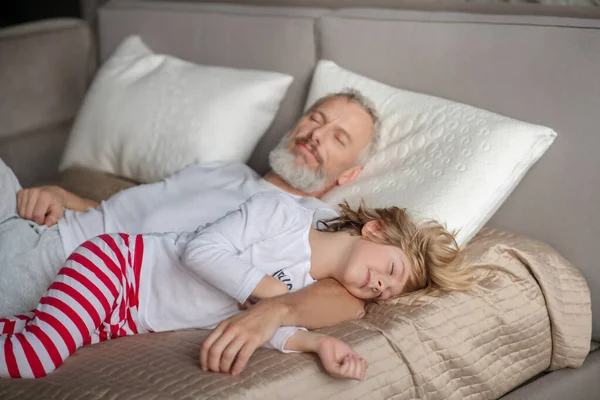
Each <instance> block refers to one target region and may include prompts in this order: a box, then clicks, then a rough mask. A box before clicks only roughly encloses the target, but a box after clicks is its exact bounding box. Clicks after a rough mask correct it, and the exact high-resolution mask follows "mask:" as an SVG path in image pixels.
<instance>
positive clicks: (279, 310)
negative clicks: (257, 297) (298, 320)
mask: <svg viewBox="0 0 600 400" xmlns="http://www.w3.org/2000/svg"><path fill="white" fill-rule="evenodd" d="M288 297H289V295H287V294H286V295H282V296H277V297H270V298H268V299H264V300H261V301H259V302H258V304H257V306H263V307H269V308H270V310H269V312H270V313H272V314H274V315H275V316H276V319H277V321H278V322H279V326H294V325H296V324H295V323H294V317H293V307H292V306H291V305H290V304H289V302H288V301H287V298H288ZM255 307H256V306H255Z"/></svg>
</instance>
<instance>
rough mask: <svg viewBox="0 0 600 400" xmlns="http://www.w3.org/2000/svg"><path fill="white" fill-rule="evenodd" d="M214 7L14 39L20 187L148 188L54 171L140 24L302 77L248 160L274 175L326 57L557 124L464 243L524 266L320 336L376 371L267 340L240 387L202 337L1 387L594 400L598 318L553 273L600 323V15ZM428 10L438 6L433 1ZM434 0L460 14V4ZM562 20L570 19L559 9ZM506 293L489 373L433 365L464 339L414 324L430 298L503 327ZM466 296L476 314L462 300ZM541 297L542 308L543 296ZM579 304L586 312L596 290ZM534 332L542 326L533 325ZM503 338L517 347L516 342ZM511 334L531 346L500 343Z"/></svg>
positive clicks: (49, 394) (475, 367) (111, 18)
mask: <svg viewBox="0 0 600 400" xmlns="http://www.w3.org/2000/svg"><path fill="white" fill-rule="evenodd" d="M208 3H210V4H204V2H201V1H191V2H183V1H182V2H160V1H131V0H130V1H125V0H115V1H111V2H108V3H107V4H105V5H103V6H101V7H100V8H99V9H98V10H97V13H96V11H95V10H94V9H90V10H88V15H90V16H91V17H90V18H93V16H94V15H97V17H98V19H97V21H96V20H94V21H93V22H94V26H97V35H96V34H94V33H93V30H92V29H90V28H89V26H90V25H89V24H88V23H86V22H83V21H76V20H54V21H46V22H39V23H35V24H31V25H26V26H20V27H14V28H8V29H5V30H3V31H2V32H0V87H1V88H2V90H1V91H0V96H1V97H0V121H1V122H2V123H1V124H0V157H1V158H2V159H3V160H4V161H5V162H6V163H7V164H8V165H9V166H11V167H12V168H13V169H14V171H15V173H16V174H17V176H18V177H19V179H20V180H21V182H22V184H23V185H24V186H28V185H33V184H40V183H46V182H58V183H60V184H61V185H63V186H65V187H66V188H67V189H70V190H72V191H74V192H76V193H79V194H80V195H83V196H86V197H90V198H93V199H95V200H101V199H104V198H107V197H109V196H110V195H111V194H113V193H115V192H116V191H118V190H122V189H124V188H126V187H129V186H132V185H135V184H136V183H135V182H131V181H128V180H125V179H122V178H119V177H112V176H107V175H105V174H101V173H98V172H94V171H85V170H77V169H72V170H68V171H64V172H63V173H61V174H59V173H58V171H57V166H58V162H59V160H60V156H61V153H62V150H63V148H64V144H65V141H66V139H67V137H68V134H69V128H70V125H71V123H72V120H73V118H74V116H75V115H76V113H77V110H78V107H79V105H80V104H81V100H82V99H83V96H84V95H85V92H86V88H87V86H88V84H89V82H90V81H91V79H92V77H93V74H94V71H95V69H96V67H97V65H98V62H99V61H102V60H104V59H106V58H107V56H108V55H109V54H110V53H111V51H112V50H113V49H114V48H115V47H116V45H117V44H118V43H119V41H120V40H121V39H122V38H123V37H125V36H126V35H128V34H131V33H138V34H140V35H141V36H142V38H143V39H144V40H145V41H146V42H147V43H148V44H149V45H150V46H151V47H152V48H153V49H154V50H156V51H159V52H165V53H169V54H173V55H176V56H179V57H182V58H185V59H188V60H190V61H193V62H198V63H203V64H216V65H225V66H233V67H240V68H257V69H265V70H274V71H281V72H286V73H289V74H291V75H293V76H294V77H295V81H294V83H293V85H292V87H291V88H290V90H289V92H288V94H287V96H286V99H285V100H284V103H283V105H282V108H281V110H280V112H279V114H278V116H277V118H276V120H275V122H274V123H273V125H272V126H271V128H270V129H269V131H268V132H267V133H266V134H265V136H264V137H263V139H262V140H261V142H260V143H259V144H258V146H257V148H256V149H255V152H254V154H253V156H252V158H251V159H250V161H249V164H250V165H251V166H252V167H253V168H254V169H255V170H257V171H258V172H261V173H262V172H265V171H266V169H267V167H268V166H267V158H266V155H267V153H268V151H269V150H270V149H271V148H272V147H273V145H274V143H275V142H276V141H277V139H278V138H279V137H281V135H282V134H283V133H285V132H286V130H287V128H288V127H289V126H290V124H291V123H292V122H293V121H294V120H295V118H296V117H297V116H298V115H299V114H300V112H301V109H302V105H303V103H304V100H305V97H306V93H307V88H308V84H309V82H310V76H311V73H312V70H313V68H314V65H315V63H316V61H317V60H318V59H320V58H327V59H331V60H333V61H336V62H338V63H339V64H340V65H342V66H344V67H345V68H348V69H351V70H354V71H356V72H359V73H362V74H364V75H367V76H370V77H372V78H374V79H378V80H380V81H383V82H385V83H388V84H390V85H393V86H397V87H402V88H406V89H410V90H414V91H419V92H424V93H428V94H433V95H437V96H442V97H446V98H450V99H453V100H457V101H461V102H464V103H468V104H472V105H475V106H478V107H482V108H486V109H489V110H491V111H495V112H498V113H502V114H505V115H508V116H511V117H515V118H519V119H523V120H526V121H530V122H534V123H540V124H544V125H547V126H550V127H552V128H553V129H555V130H556V131H557V132H558V133H559V137H558V139H557V141H556V143H555V144H554V145H553V146H552V147H551V149H550V150H549V152H548V153H547V154H546V155H545V156H544V157H543V158H542V160H541V161H540V162H539V163H538V165H536V166H535V167H534V168H533V169H532V171H530V173H529V174H528V175H527V176H526V177H525V179H524V180H523V182H522V183H521V184H520V186H519V187H518V188H517V190H516V191H515V192H514V193H513V194H512V195H511V196H510V197H509V199H508V200H507V201H506V203H505V204H504V206H503V207H502V208H501V209H500V210H499V211H498V212H497V214H496V215H495V216H494V218H493V219H492V221H491V222H490V226H494V227H498V228H501V230H490V229H487V230H485V231H484V232H482V233H481V234H480V235H479V236H478V237H477V238H476V239H475V240H474V241H473V242H472V243H471V245H470V246H469V248H468V250H467V251H468V254H469V257H470V259H471V260H472V261H473V262H474V263H475V262H476V263H479V264H482V265H488V266H491V267H493V268H488V269H494V268H503V269H505V270H506V271H511V274H512V275H511V276H513V278H510V279H508V278H506V279H505V278H497V277H496V278H494V279H492V278H490V279H489V280H488V283H489V285H491V286H493V287H494V288H495V289H494V292H493V293H492V294H490V296H491V297H485V296H481V298H482V299H485V300H486V301H484V302H482V303H477V304H476V303H474V302H472V301H469V302H457V301H456V299H455V298H451V299H446V300H444V302H442V303H439V302H434V301H433V300H431V301H430V300H427V301H426V302H425V303H426V304H425V303H423V304H421V303H419V304H417V305H419V307H416V306H415V304H416V303H415V304H413V303H411V302H410V301H406V302H404V303H401V304H394V305H387V306H381V307H380V306H373V307H371V308H370V309H369V314H368V315H367V317H366V318H365V319H364V320H363V321H359V322H349V323H347V324H343V325H341V326H338V327H332V328H328V329H326V330H325V331H326V332H329V333H332V334H334V335H337V336H339V337H342V338H344V339H345V340H347V341H348V342H349V343H351V344H352V345H353V346H355V347H356V348H357V349H358V350H359V351H360V352H361V353H364V354H368V355H369V359H368V360H369V362H370V364H371V368H370V372H369V375H368V377H367V380H365V381H364V382H360V383H357V382H340V381H334V380H331V379H330V378H328V377H327V376H325V375H324V374H323V372H322V371H321V370H320V368H319V366H318V363H317V362H316V360H315V358H314V357H312V356H310V355H304V354H303V355H293V356H284V355H281V354H277V353H275V352H273V351H266V350H261V351H259V352H258V354H257V355H256V356H255V357H254V358H253V360H252V364H251V366H250V368H249V370H248V371H247V372H246V373H245V375H242V377H240V378H239V379H237V380H236V379H233V378H231V377H227V376H222V375H214V374H205V373H202V372H201V371H200V370H199V369H198V366H197V356H198V349H199V343H200V342H201V340H202V338H203V337H204V336H205V335H206V333H205V332H200V331H199V332H195V331H193V332H179V333H168V334H160V335H159V334H157V335H146V336H139V337H135V338H125V339H119V340H116V341H113V342H111V343H107V344H103V345H97V346H91V347H89V348H84V349H82V350H79V351H78V352H77V353H76V354H75V355H74V356H73V357H71V358H70V359H69V360H68V361H67V362H66V363H65V364H64V366H62V367H61V368H60V369H59V370H57V371H56V372H55V373H53V374H51V375H50V376H48V377H46V378H44V379H42V380H39V381H22V382H17V381H10V382H9V381H0V398H3V399H4V398H7V399H8V398H49V399H50V398H72V397H75V398H132V399H133V398H160V399H162V398H203V399H204V398H215V399H217V398H218V399H220V398H257V397H264V398H330V397H334V398H341V399H347V398H374V399H378V398H389V397H392V398H431V399H433V398H465V397H467V396H469V397H473V398H497V397H500V396H502V395H504V394H506V393H507V392H509V391H510V390H512V389H514V388H516V387H518V386H520V387H519V388H518V389H516V390H513V391H512V392H510V393H508V394H507V395H506V396H505V398H509V399H518V398H522V399H534V398H539V399H562V398H567V397H568V398H573V399H587V398H593V397H590V396H591V394H592V393H600V381H599V380H598V379H597V376H598V373H600V352H598V351H594V350H595V349H596V347H597V342H598V341H600V322H599V320H597V319H593V321H592V334H591V337H592V339H593V341H592V342H591V343H589V332H583V331H582V328H581V327H577V326H575V325H576V324H575V325H574V329H571V330H569V316H570V315H571V313H572V309H569V308H568V307H566V306H565V305H566V303H567V301H566V299H567V298H568V297H565V292H564V291H563V290H562V289H563V288H562V287H561V286H560V285H553V283H555V282H554V281H553V278H555V277H556V276H557V275H556V274H557V272H556V271H563V272H564V273H566V274H567V273H569V271H571V269H570V268H571V267H570V265H571V264H569V262H567V261H566V260H564V259H563V258H562V257H561V256H560V255H559V254H561V255H562V256H564V257H565V258H566V259H568V260H569V261H570V262H571V263H572V264H573V265H575V266H576V267H577V268H579V270H581V272H582V274H583V276H584V277H585V278H586V280H587V284H588V285H589V288H590V291H591V296H592V297H591V309H592V312H593V315H599V313H600V271H599V270H598V267H597V254H596V252H595V251H594V249H595V248H596V246H597V243H598V241H599V240H600V233H599V232H600V231H599V229H598V226H599V224H600V212H599V211H598V209H597V204H598V203H599V202H600V184H599V183H600V182H599V181H598V176H597V171H599V170H600V161H599V158H598V157H597V156H596V153H597V151H598V150H600V137H599V136H598V135H597V131H598V130H597V126H598V122H600V119H599V117H598V109H600V72H599V71H600V70H599V69H598V65H600V12H598V11H592V10H593V9H589V8H588V9H586V13H585V14H584V13H583V11H582V10H581V9H579V8H565V9H563V10H559V9H557V8H542V9H540V8H538V9H537V10H540V12H539V14H546V16H532V15H506V14H510V13H511V12H512V11H515V12H516V13H519V14H531V13H532V12H534V11H535V10H536V9H534V8H531V7H525V8H523V7H522V8H516V9H510V8H502V7H500V8H498V7H499V6H498V5H493V6H491V7H488V8H485V7H483V8H481V7H482V6H481V5H471V6H466V5H464V4H463V5H461V6H460V7H459V11H462V13H455V12H446V11H439V12H436V11H415V10H413V9H414V8H416V7H417V6H415V3H414V2H402V1H401V2H397V3H395V4H391V3H392V2H385V1H381V2H379V3H381V4H376V3H371V2H368V1H366V0H365V1H364V2H362V3H361V2H360V1H356V2H346V3H347V4H349V3H351V4H349V5H351V6H361V5H363V6H364V7H366V6H369V5H378V6H379V7H378V8H343V9H333V8H332V7H333V2H330V1H326V0H323V1H313V2H310V3H309V2H302V1H297V2H295V3H296V4H295V5H296V6H295V7H279V6H276V5H274V4H275V3H277V2H276V1H271V2H268V1H267V2H258V1H257V2H255V3H270V4H269V5H266V6H260V5H245V6H244V5H235V4H229V3H228V4H219V3H214V2H208ZM341 3H344V2H341ZM427 3H428V5H427V6H426V7H424V8H427V9H430V8H431V3H430V2H427ZM437 3H440V4H441V3H444V4H446V6H444V7H442V8H445V9H447V3H448V2H437ZM398 4H400V6H399V5H398ZM298 5H300V6H302V5H306V7H299V6H298ZM403 5H404V6H405V8H410V9H411V10H408V11H407V10H403V9H402V6H403ZM386 6H387V7H390V8H389V9H388V8H384V7H386ZM391 7H393V8H391ZM465 7H466V8H465ZM469 7H471V8H469ZM560 13H562V14H565V15H568V16H556V15H557V14H560ZM548 15H551V16H548ZM575 17H577V18H575ZM582 17H585V18H582ZM203 38H209V39H210V40H202V39H203ZM374 38H377V40H375V39H374ZM382 38H383V39H382ZM98 60H99V61H98ZM504 230H509V231H513V232H516V233H518V234H520V235H526V236H515V235H513V234H507V233H505V231H504ZM530 238H535V239H538V240H541V241H542V242H543V243H542V242H538V241H536V240H534V239H530ZM544 243H546V244H544ZM548 244H549V245H552V246H553V247H554V248H555V249H556V250H554V249H553V248H551V247H549V246H548ZM507 249H509V250H510V252H512V253H511V254H513V253H514V254H519V255H520V257H517V258H514V259H512V260H510V261H506V263H505V264H502V265H499V264H498V261H497V260H496V259H497V255H498V254H499V252H500V253H502V254H506V251H507ZM550 259H552V260H554V262H549V261H548V260H550ZM494 260H496V261H494ZM524 271H529V272H527V273H525V272H524ZM536 271H537V272H536ZM514 277H517V278H514ZM498 279H499V280H498ZM516 282H519V283H518V285H526V287H527V288H528V289H527V293H529V294H527V295H525V294H523V293H525V292H520V293H521V294H519V295H515V294H514V293H513V292H512V291H511V290H512V289H511V288H514V287H515V285H517V283H516ZM523 282H525V283H523ZM545 282H546V283H545ZM571 289H573V288H572V287H571V288H569V290H571ZM575 291H576V290H575ZM511 293H512V294H511ZM531 293H533V294H531ZM511 295H512V296H514V299H515V300H514V301H515V302H516V303H511V304H512V305H511V307H514V306H515V304H519V305H520V306H519V307H521V312H522V316H523V320H522V321H521V322H520V324H518V323H515V322H514V321H513V322H512V323H508V322H507V321H503V322H502V323H500V324H499V325H498V326H499V327H500V328H498V326H496V327H494V328H493V329H491V328H490V329H489V330H485V329H483V330H481V335H488V336H489V337H490V339H489V340H488V341H485V342H477V341H475V342H473V343H470V344H469V345H470V346H472V347H469V349H471V350H472V351H474V352H475V353H477V354H480V355H481V356H480V358H479V359H483V358H485V357H488V358H489V357H492V360H488V362H487V363H486V364H485V365H484V366H481V365H479V364H477V363H476V362H473V361H466V362H463V363H461V362H460V361H459V362H458V363H457V364H452V363H449V362H447V359H446V358H444V357H442V359H432V358H431V356H430V355H431V353H430V352H428V351H430V350H431V347H430V344H431V343H434V344H435V346H438V347H439V348H444V349H450V350H453V349H455V350H456V349H459V348H460V346H459V344H457V343H455V342H452V341H448V338H446V339H444V337H445V336H444V335H438V334H437V333H436V331H435V329H431V330H428V329H427V328H426V325H427V324H421V325H419V328H418V329H413V328H414V327H415V326H417V325H415V324H414V323H413V322H411V323H409V324H407V322H406V320H405V318H404V316H405V315H408V314H411V313H416V312H417V311H416V310H417V309H419V310H424V311H422V314H419V315H420V318H419V321H421V322H423V321H425V322H427V323H429V322H431V324H430V327H431V326H433V325H434V323H433V322H434V321H439V318H440V315H439V314H436V313H435V312H433V311H432V310H433V308H432V307H438V309H444V310H446V311H447V312H448V313H451V312H452V310H454V311H455V312H459V311H460V312H462V313H467V314H469V313H471V314H473V315H475V314H476V313H482V314H481V315H484V316H485V317H484V318H482V320H481V321H479V322H480V324H479V325H477V324H475V323H473V324H470V325H469V324H466V325H464V326H462V328H461V330H460V331H457V333H456V334H457V335H458V334H460V333H461V332H462V334H464V332H466V331H467V330H469V329H479V328H477V326H480V325H481V324H483V323H485V321H492V320H496V319H498V318H497V315H495V314H494V313H493V312H492V308H486V307H488V306H489V305H490V304H496V305H497V304H502V300H503V299H505V298H506V297H510V296H511ZM581 299H582V297H575V300H577V301H580V300H581ZM486 302H487V303H486ZM519 302H520V303H519ZM459 303H460V304H466V305H464V306H462V307H466V308H458V309H457V308H453V307H451V306H450V305H449V304H459ZM484 303H486V304H487V305H486V304H484ZM432 304H433V305H432ZM540 304H545V306H543V307H542V306H539V307H537V306H536V305H540ZM577 305H580V306H582V307H585V304H583V302H581V303H577ZM415 307H416V308H415ZM439 307H441V308H439ZM444 307H447V308H444ZM588 307H589V305H588ZM457 310H458V311H457ZM503 311H507V310H503ZM457 315H458V314H457ZM478 315H479V314H478ZM475 322H477V321H475ZM571 328H573V327H571ZM583 330H585V329H583ZM526 331H527V332H529V331H532V333H531V334H530V335H529V336H526V337H522V336H519V335H520V333H523V332H526ZM507 332H508V333H507ZM424 335H425V337H427V339H424ZM436 335H437V336H436ZM561 335H563V336H561ZM446 336H447V335H446ZM506 337H508V338H510V339H509V340H508V339H507V340H508V341H504V339H505V338H506ZM586 337H587V338H588V341H587V343H586V344H585V345H582V344H581V343H582V340H583V338H586ZM584 341H585V340H584ZM415 343H419V346H415ZM428 346H429V347H428ZM511 346H513V347H515V346H516V348H517V350H515V351H508V352H506V349H511V348H512V347H511ZM578 346H579V348H578ZM577 348H578V349H577ZM423 349H429V350H423ZM590 349H591V353H590V354H589V355H587V358H585V362H584V363H583V365H582V366H581V367H580V368H578V369H572V368H568V369H560V368H562V367H573V366H578V364H581V363H580V362H577V361H573V362H569V361H568V360H567V361H565V358H569V354H570V355H572V354H573V352H575V353H577V354H578V355H577V356H576V357H575V356H574V358H578V359H581V360H582V359H583V357H585V354H587V351H588V350H590ZM563 350H564V351H565V353H564V354H562V353H561V351H563ZM457 351H458V350H457ZM461 351H462V350H461ZM478 352H481V353H478ZM578 352H579V353H578ZM581 352H584V353H585V354H584V355H583V356H582V355H581V354H580V353H581ZM457 354H461V353H460V352H459V353H457ZM561 354H562V355H561ZM565 354H567V355H566V356H565ZM561 357H562V359H561ZM459 358H460V357H459ZM424 359H426V360H427V362H421V360H424ZM462 359H463V360H465V359H466V358H465V357H462ZM440 360H441V361H440ZM524 363H527V364H524ZM482 365H483V364H482ZM554 369H558V370H556V371H553V372H550V371H551V370H554ZM469 379H474V380H472V381H470V382H469ZM465 381H467V382H466V383H465ZM432 388H433V389H432Z"/></svg>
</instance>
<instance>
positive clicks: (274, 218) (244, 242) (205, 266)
mask: <svg viewBox="0 0 600 400" xmlns="http://www.w3.org/2000/svg"><path fill="white" fill-rule="evenodd" d="M299 215H300V214H299V206H298V205H297V204H296V203H295V201H294V200H293V199H292V198H291V197H289V196H287V195H283V194H277V193H268V194H267V193H264V194H263V193H261V194H257V195H254V196H252V197H251V198H250V199H249V200H248V201H246V202H245V203H244V204H242V205H241V206H240V208H239V209H238V210H236V211H232V212H230V213H228V214H227V215H226V216H224V217H222V218H221V219H219V220H218V221H216V222H215V223H214V224H212V225H209V226H207V227H205V228H203V229H200V230H198V231H197V232H196V235H195V237H194V238H193V239H192V240H190V242H189V243H188V244H187V245H186V248H185V250H184V252H183V254H182V256H181V261H182V263H183V265H184V266H186V267H187V268H188V269H189V270H190V271H191V272H192V273H193V274H194V275H196V276H197V277H198V278H200V279H202V280H203V281H205V282H207V283H210V284H211V285H212V286H214V287H216V288H218V289H220V290H221V291H223V292H224V293H226V294H228V295H229V296H231V297H233V298H235V299H236V300H237V301H238V303H241V304H243V303H244V302H245V301H246V300H247V299H248V298H249V297H250V296H253V297H255V298H257V299H264V298H267V297H273V296H278V295H281V294H285V293H287V287H286V285H285V284H283V283H282V282H280V281H279V280H278V279H276V278H273V277H271V276H269V275H267V274H265V273H264V272H262V271H260V270H259V269H258V268H256V267H255V266H253V265H251V264H250V263H247V262H245V261H244V260H242V259H241V258H240V257H239V256H238V254H240V253H241V252H243V251H244V250H246V249H247V248H249V247H250V246H252V245H254V244H256V243H260V242H261V241H264V240H267V239H269V238H272V237H275V236H277V235H280V234H282V233H283V232H285V231H286V230H287V229H290V227H293V226H295V225H296V224H297V223H298V222H299Z"/></svg>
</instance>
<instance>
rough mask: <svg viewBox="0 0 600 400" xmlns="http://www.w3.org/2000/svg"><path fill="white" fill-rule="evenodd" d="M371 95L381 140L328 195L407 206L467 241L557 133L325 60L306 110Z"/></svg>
mask: <svg viewBox="0 0 600 400" xmlns="http://www.w3.org/2000/svg"><path fill="white" fill-rule="evenodd" d="M348 87H351V88H355V89H357V90H359V91H360V92H362V93H363V94H364V95H365V96H367V97H369V98H370V99H371V100H372V101H373V102H374V105H375V107H376V108H377V110H378V112H379V114H380V117H381V129H382V130H381V141H380V146H379V149H378V150H377V152H376V154H375V155H374V157H373V158H372V159H371V160H370V161H369V162H368V163H367V165H366V166H365V169H364V171H363V172H362V173H361V175H360V177H359V178H358V179H357V180H356V181H355V182H352V183H350V184H348V185H344V186H341V187H337V188H335V189H333V190H332V191H330V192H329V193H328V194H327V195H326V196H325V197H324V198H323V200H325V201H326V202H328V203H330V204H338V203H340V202H341V201H343V200H348V202H349V203H350V204H351V205H354V206H356V205H357V204H358V203H359V202H360V200H361V199H364V200H365V202H366V203H367V204H368V205H370V206H373V207H385V206H392V205H396V206H400V207H405V208H407V209H408V210H409V212H410V213H411V214H412V215H413V216H415V217H416V218H419V219H420V218H433V219H436V220H438V221H440V222H442V223H445V224H446V226H447V227H448V229H451V230H456V231H458V235H457V241H458V242H459V244H460V245H464V244H466V243H467V242H468V241H469V239H470V238H471V237H473V236H474V235H475V234H476V233H477V232H478V231H479V229H480V228H481V227H482V226H483V225H484V224H485V223H486V222H487V221H488V220H489V219H490V218H491V216H492V215H493V214H494V212H496V210H497V209H498V208H499V207H500V205H501V204H502V203H503V202H504V200H505V199H506V197H507V196H508V195H509V194H510V193H511V192H512V190H513V189H514V188H515V187H516V185H517V184H518V183H519V181H520V180H521V179H522V178H523V176H524V175H525V173H526V172H527V171H528V170H529V168H530V167H531V166H532V165H533V164H535V162H536V161H537V160H538V159H539V158H540V157H541V156H542V155H543V154H544V152H545V151H546V150H547V149H548V147H549V146H550V145H551V144H552V142H553V141H554V138H555V137H556V133H555V132H554V131H552V130H551V129H550V128H546V127H543V126H538V125H532V124H529V123H526V122H521V121H517V120H514V119H511V118H507V117H503V116H501V115H498V114H494V113H491V112H488V111H485V110H481V109H478V108H475V107H471V106H468V105H465V104H460V103H456V102H453V101H449V100H445V99H441V98H437V97H432V96H427V95H424V94H419V93H413V92H409V91H405V90H400V89H397V88H394V87H391V86H388V85H384V84H382V83H379V82H376V81H374V80H371V79H368V78H366V77H364V76H361V75H358V74H355V73H353V72H350V71H347V70H345V69H343V68H340V67H339V66H338V65H336V64H335V63H333V62H331V61H324V60H322V61H320V62H319V63H318V65H317V68H316V70H315V74H314V76H313V80H312V83H311V88H310V92H309V96H308V99H307V103H306V108H308V107H310V105H311V104H313V103H314V101H315V100H316V99H318V98H319V97H321V96H324V95H326V94H329V93H333V92H338V91H340V90H343V89H344V88H348Z"/></svg>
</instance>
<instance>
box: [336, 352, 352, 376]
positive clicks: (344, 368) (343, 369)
mask: <svg viewBox="0 0 600 400" xmlns="http://www.w3.org/2000/svg"><path fill="white" fill-rule="evenodd" d="M351 367H352V365H351V363H350V357H348V356H346V357H345V358H344V359H343V360H342V364H341V365H340V368H339V371H338V372H337V375H338V376H339V377H340V378H348V377H349V376H350V375H349V373H350V368H351Z"/></svg>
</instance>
